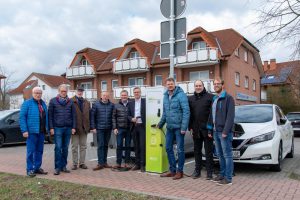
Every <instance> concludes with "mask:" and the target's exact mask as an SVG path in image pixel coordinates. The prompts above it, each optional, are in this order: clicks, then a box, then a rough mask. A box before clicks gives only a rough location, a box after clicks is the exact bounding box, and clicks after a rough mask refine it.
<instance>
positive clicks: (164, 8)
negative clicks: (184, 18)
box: [160, 0, 186, 19]
mask: <svg viewBox="0 0 300 200" xmlns="http://www.w3.org/2000/svg"><path fill="white" fill-rule="evenodd" d="M170 8H171V0H162V1H161V3H160V11H161V13H162V15H163V16H164V17H165V18H167V19H170V17H171V10H170ZM185 8H186V0H174V15H175V18H177V17H179V16H180V15H181V14H182V13H183V12H184V10H185Z"/></svg>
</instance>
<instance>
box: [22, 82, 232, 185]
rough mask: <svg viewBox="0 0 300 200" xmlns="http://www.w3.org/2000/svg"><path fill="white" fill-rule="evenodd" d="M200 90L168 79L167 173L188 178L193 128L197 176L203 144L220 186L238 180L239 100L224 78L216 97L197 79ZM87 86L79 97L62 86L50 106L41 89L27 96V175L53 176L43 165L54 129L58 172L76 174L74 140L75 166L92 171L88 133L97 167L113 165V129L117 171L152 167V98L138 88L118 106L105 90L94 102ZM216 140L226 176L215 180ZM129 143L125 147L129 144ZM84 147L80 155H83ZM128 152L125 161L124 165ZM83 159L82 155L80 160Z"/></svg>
mask: <svg viewBox="0 0 300 200" xmlns="http://www.w3.org/2000/svg"><path fill="white" fill-rule="evenodd" d="M194 84H195V85H194V86H195V92H194V94H193V95H192V96H190V97H187V95H186V94H185V93H184V91H183V90H182V89H181V88H180V87H178V86H176V85H175V80H174V79H173V78H168V79H167V80H166V88H167V91H166V92H165V93H164V97H163V115H162V118H161V120H160V122H159V123H158V124H157V127H158V128H163V126H164V125H165V124H166V128H167V132H166V152H167V156H168V160H169V172H166V173H163V174H161V177H172V178H173V179H174V180H177V179H181V178H182V177H183V168H184V162H185V154H184V136H185V134H186V133H188V132H190V133H192V135H193V139H194V154H195V170H194V173H193V174H192V177H193V178H199V177H200V176H201V168H202V165H203V163H202V146H203V144H204V148H205V156H206V170H207V178H206V179H207V180H212V181H214V182H217V183H218V184H219V185H230V184H232V173H233V172H232V171H233V160H232V149H231V148H232V144H231V143H232V137H233V136H232V128H233V120H234V100H233V98H232V97H231V96H230V95H229V94H228V93H226V91H225V89H224V81H223V80H222V79H220V78H216V79H215V80H214V90H215V92H216V95H212V94H210V93H208V92H207V91H206V89H205V87H204V84H203V82H202V81H201V80H198V81H195V83H194ZM83 91H84V89H83V88H81V87H79V88H77V92H76V95H75V96H74V97H72V98H69V97H68V96H67V92H68V88H67V86H66V85H64V84H63V85H60V86H59V89H58V92H59V94H58V95H57V96H56V97H54V98H53V99H51V100H50V103H49V107H48V109H47V106H46V104H45V102H44V101H43V100H42V99H41V97H42V89H41V88H39V87H35V88H33V90H32V98H31V99H29V100H26V101H25V102H24V103H23V105H22V108H21V112H20V127H21V131H22V133H23V136H24V137H26V138H27V159H26V161H27V175H28V176H30V177H34V176H35V175H36V174H47V172H45V171H44V170H43V169H42V168H41V164H42V154H43V144H44V137H45V134H47V133H48V130H49V131H50V134H51V135H54V140H55V167H54V168H55V170H54V174H55V175H59V174H60V173H61V172H65V173H70V171H69V170H68V169H67V158H68V146H69V142H70V139H71V143H72V155H73V156H72V157H73V166H72V170H77V169H78V168H81V169H87V166H86V164H85V154H86V148H87V145H86V142H87V133H89V132H90V131H91V132H93V133H95V134H97V143H98V148H97V155H98V164H97V166H96V167H95V168H93V170H94V171H96V170H101V169H104V168H111V166H109V165H108V163H107V153H108V143H109V140H110V137H111V132H112V131H113V133H114V134H115V135H116V138H117V149H116V157H117V159H116V165H114V166H113V168H114V169H120V168H122V167H125V168H127V169H129V168H131V170H140V171H141V172H145V165H146V160H145V157H146V131H145V124H146V102H145V99H143V98H141V89H140V88H139V87H135V88H134V89H133V92H134V99H133V100H131V101H129V99H128V92H127V91H126V90H122V91H121V94H120V96H121V99H120V101H119V102H118V103H116V104H113V103H112V102H111V101H110V100H109V94H108V93H107V92H102V95H101V99H100V100H97V101H96V102H95V103H93V105H92V108H91V109H90V102H88V101H87V100H86V99H84V98H83ZM131 138H133V142H134V149H135V156H136V159H135V164H134V166H133V167H129V166H130V165H129V162H130V144H131ZM213 140H214V141H215V149H216V153H217V156H218V157H219V160H220V174H219V176H217V177H215V178H213ZM174 141H176V144H177V151H178V152H177V154H178V165H177V164H176V159H175V154H174V151H173V144H174ZM124 142H125V145H124ZM78 149H79V156H78ZM123 151H125V163H124V165H123V166H122V157H123ZM78 157H79V158H78Z"/></svg>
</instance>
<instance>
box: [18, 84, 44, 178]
mask: <svg viewBox="0 0 300 200" xmlns="http://www.w3.org/2000/svg"><path fill="white" fill-rule="evenodd" d="M42 93H43V91H42V89H41V88H40V87H34V88H33V89H32V98H30V99H28V100H26V101H24V103H23V104H22V107H21V111H20V129H21V132H22V134H23V137H25V138H27V140H26V144H27V146H26V148H27V155H26V166H27V169H26V171H27V176H29V177H35V176H36V174H44V175H46V174H48V173H47V172H45V171H44V170H43V169H42V168H41V165H42V157H43V150H44V140H45V134H47V133H48V111H47V106H46V104H45V102H44V101H43V100H42V99H41V97H42Z"/></svg>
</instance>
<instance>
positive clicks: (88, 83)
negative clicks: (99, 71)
mask: <svg viewBox="0 0 300 200" xmlns="http://www.w3.org/2000/svg"><path fill="white" fill-rule="evenodd" d="M81 87H83V88H84V90H88V89H92V82H85V83H81Z"/></svg>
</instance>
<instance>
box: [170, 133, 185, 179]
mask: <svg viewBox="0 0 300 200" xmlns="http://www.w3.org/2000/svg"><path fill="white" fill-rule="evenodd" d="M174 137H175V139H176V144H177V154H178V168H176V159H175V155H174V150H173V144H174ZM166 152H167V155H168V160H169V170H170V172H172V173H176V172H183V166H184V160H185V155H184V134H181V130H180V129H167V134H166Z"/></svg>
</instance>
